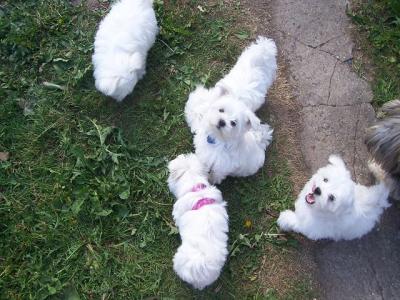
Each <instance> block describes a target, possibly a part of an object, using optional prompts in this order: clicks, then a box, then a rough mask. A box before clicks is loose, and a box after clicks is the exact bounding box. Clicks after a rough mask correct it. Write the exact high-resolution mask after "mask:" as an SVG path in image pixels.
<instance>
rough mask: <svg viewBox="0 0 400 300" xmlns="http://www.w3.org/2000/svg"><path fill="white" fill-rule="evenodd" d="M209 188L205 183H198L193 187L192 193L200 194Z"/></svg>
mask: <svg viewBox="0 0 400 300" xmlns="http://www.w3.org/2000/svg"><path fill="white" fill-rule="evenodd" d="M206 187H207V185H205V184H204V183H198V184H196V185H195V186H194V187H192V192H198V191H201V190H204V189H205V188H206Z"/></svg>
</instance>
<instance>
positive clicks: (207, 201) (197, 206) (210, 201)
mask: <svg viewBox="0 0 400 300" xmlns="http://www.w3.org/2000/svg"><path fill="white" fill-rule="evenodd" d="M214 203H215V199H212V198H201V199H200V200H199V201H197V202H196V204H195V205H193V207H192V210H198V209H200V208H202V207H203V206H204V205H210V204H214Z"/></svg>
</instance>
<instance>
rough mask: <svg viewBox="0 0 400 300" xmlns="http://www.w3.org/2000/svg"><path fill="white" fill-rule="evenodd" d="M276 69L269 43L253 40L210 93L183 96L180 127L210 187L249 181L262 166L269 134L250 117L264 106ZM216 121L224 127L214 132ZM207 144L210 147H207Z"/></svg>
mask: <svg viewBox="0 0 400 300" xmlns="http://www.w3.org/2000/svg"><path fill="white" fill-rule="evenodd" d="M276 68H277V65H276V46H275V43H274V42H273V41H272V40H271V39H268V38H265V37H259V38H258V39H257V41H256V42H255V43H253V44H251V45H250V46H249V47H248V48H247V49H245V50H244V51H243V53H242V54H241V56H240V57H239V59H238V61H237V63H236V64H235V66H234V67H233V68H232V70H231V71H230V72H229V73H228V74H227V75H226V76H225V77H224V78H222V79H221V80H220V81H219V82H218V83H217V84H216V86H215V87H213V88H210V89H206V88H205V87H204V86H198V87H197V88H196V90H194V91H193V92H192V93H191V94H190V95H189V99H188V101H187V103H186V106H185V117H186V121H187V123H188V125H189V127H190V129H191V131H192V132H193V133H195V138H194V144H195V148H196V154H197V156H198V157H199V159H200V161H201V162H202V163H203V164H205V165H206V167H207V169H208V170H209V171H210V177H209V180H210V181H211V182H212V183H215V184H219V183H221V181H222V180H223V179H224V178H225V177H226V176H249V175H252V174H254V173H256V172H257V171H258V169H259V168H261V167H262V165H263V164H264V160H265V149H266V147H267V146H268V145H269V144H270V142H271V140H272V132H273V130H272V129H271V128H270V127H269V126H268V125H264V124H260V120H259V119H258V118H257V116H256V115H255V114H254V111H255V110H256V109H258V108H259V107H260V106H261V105H262V104H263V103H264V101H265V95H266V92H267V90H268V88H269V87H270V86H271V84H272V82H273V80H274V79H275V73H276ZM222 110H223V111H222ZM220 120H222V121H223V122H225V124H226V126H224V127H220V126H218V124H219V122H220ZM232 122H234V123H232ZM232 124H233V125H232ZM210 138H211V139H212V140H215V143H212V144H210V143H209V142H208V141H209V139H210Z"/></svg>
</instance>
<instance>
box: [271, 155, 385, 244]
mask: <svg viewBox="0 0 400 300" xmlns="http://www.w3.org/2000/svg"><path fill="white" fill-rule="evenodd" d="M369 168H370V170H371V172H372V173H373V174H374V175H375V177H376V178H377V179H378V180H379V181H380V182H379V183H378V184H376V185H373V186H370V187H366V186H363V185H360V184H357V183H355V182H354V181H353V180H352V179H351V175H350V172H349V171H348V170H347V169H346V166H345V164H344V162H343V160H342V159H341V158H340V157H338V156H335V155H331V156H330V157H329V164H328V165H327V166H325V167H323V168H320V169H319V170H318V171H317V173H315V174H314V176H313V177H312V178H311V179H310V181H308V182H307V183H306V185H305V187H304V188H303V190H302V191H301V193H300V195H299V197H298V198H297V200H296V203H295V211H294V212H293V211H291V210H286V211H284V212H282V213H281V214H280V216H279V218H278V225H279V227H280V228H281V229H282V230H285V231H290V230H291V231H296V232H300V233H302V234H304V235H305V236H307V237H308V238H310V239H312V240H318V239H325V238H326V239H333V240H335V241H337V240H342V239H344V240H351V239H356V238H360V237H362V236H363V235H365V234H367V233H368V232H370V231H371V230H372V229H373V227H374V226H375V224H376V223H377V222H378V221H379V217H380V215H381V214H382V212H383V210H384V209H385V208H387V207H389V206H390V205H389V203H388V201H387V198H388V195H389V189H388V187H387V186H386V185H385V184H384V183H383V179H384V177H385V175H384V173H383V171H382V170H381V169H380V167H379V166H378V165H376V164H374V163H370V164H369Z"/></svg>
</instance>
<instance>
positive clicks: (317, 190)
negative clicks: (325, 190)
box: [314, 187, 321, 196]
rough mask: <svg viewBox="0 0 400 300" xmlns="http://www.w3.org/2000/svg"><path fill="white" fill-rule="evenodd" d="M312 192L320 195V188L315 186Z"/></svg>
mask: <svg viewBox="0 0 400 300" xmlns="http://www.w3.org/2000/svg"><path fill="white" fill-rule="evenodd" d="M314 194H315V195H318V196H320V195H321V189H320V188H319V187H317V188H316V189H315V190H314Z"/></svg>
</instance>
